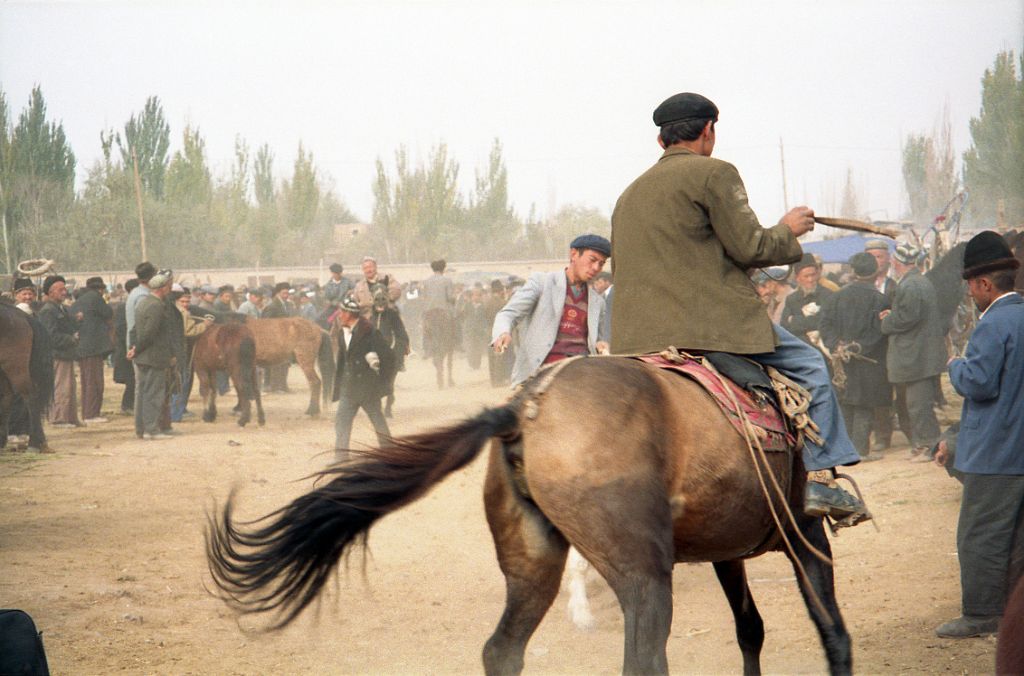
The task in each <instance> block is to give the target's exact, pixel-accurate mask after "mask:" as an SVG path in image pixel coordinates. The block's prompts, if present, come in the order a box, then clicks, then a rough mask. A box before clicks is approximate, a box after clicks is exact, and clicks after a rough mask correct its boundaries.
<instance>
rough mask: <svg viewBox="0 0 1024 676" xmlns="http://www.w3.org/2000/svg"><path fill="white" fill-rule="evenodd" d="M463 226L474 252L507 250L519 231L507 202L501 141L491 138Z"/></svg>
mask: <svg viewBox="0 0 1024 676" xmlns="http://www.w3.org/2000/svg"><path fill="white" fill-rule="evenodd" d="M465 222H466V229H467V230H468V231H469V233H470V235H471V236H472V238H473V239H474V244H475V252H474V253H480V254H482V255H487V254H489V253H491V252H494V251H500V250H506V249H508V248H509V247H508V245H509V244H510V243H511V241H512V240H513V239H514V238H515V237H516V235H517V234H518V232H517V230H518V227H519V224H518V223H517V221H516V216H515V212H514V211H513V210H512V208H511V207H510V206H509V204H508V169H506V168H505V161H504V159H503V158H502V148H501V141H499V140H498V139H494V143H493V144H492V145H491V153H490V156H489V157H488V160H487V167H486V168H485V170H484V171H479V170H478V171H477V172H476V182H475V186H474V191H473V196H472V198H471V200H470V203H469V208H468V209H467V213H466V217H465Z"/></svg>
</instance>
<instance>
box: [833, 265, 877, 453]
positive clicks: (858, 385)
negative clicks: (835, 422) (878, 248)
mask: <svg viewBox="0 0 1024 676" xmlns="http://www.w3.org/2000/svg"><path fill="white" fill-rule="evenodd" d="M849 264H850V267H851V268H852V270H853V275H854V279H853V281H852V282H850V283H849V284H848V285H846V286H845V287H843V288H842V289H840V290H839V291H837V292H836V293H834V294H832V295H831V296H829V297H828V298H826V299H825V302H824V304H823V305H822V307H821V323H820V325H819V328H820V331H821V340H822V342H823V343H824V344H825V347H827V348H828V349H829V352H831V354H832V358H833V360H836V359H838V360H840V362H839V363H840V364H841V366H842V369H843V371H842V372H843V374H845V384H844V385H843V386H842V387H838V386H837V388H838V389H839V403H840V404H841V405H842V408H843V418H844V419H845V421H846V430H847V432H848V433H849V435H850V438H851V439H852V440H853V445H854V446H855V447H856V448H857V452H858V453H860V456H861V458H862V459H864V460H877V459H879V458H881V456H880V455H871V452H870V451H871V431H872V427H873V426H874V421H875V409H876V408H877V407H879V406H882V405H885V404H889V403H891V402H892V387H891V386H890V385H889V381H888V380H887V379H886V376H885V346H886V340H885V336H883V335H882V329H881V323H882V320H881V319H879V313H881V312H882V310H885V309H886V308H888V307H889V301H888V300H886V298H885V296H883V295H882V294H881V293H879V292H878V291H877V290H876V289H875V275H876V274H877V272H878V263H877V262H876V261H875V259H874V257H873V256H872V255H871V254H869V253H865V252H861V253H857V254H854V255H853V256H851V257H850V261H849ZM843 355H848V357H844V356H843ZM837 368H838V367H837ZM837 375H838V371H837Z"/></svg>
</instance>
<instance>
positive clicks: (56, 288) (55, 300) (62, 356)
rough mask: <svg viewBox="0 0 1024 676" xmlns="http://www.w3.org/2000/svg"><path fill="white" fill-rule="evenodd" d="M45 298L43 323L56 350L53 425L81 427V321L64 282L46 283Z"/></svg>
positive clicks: (52, 278)
mask: <svg viewBox="0 0 1024 676" xmlns="http://www.w3.org/2000/svg"><path fill="white" fill-rule="evenodd" d="M43 295H44V296H45V298H44V300H45V302H44V303H43V307H42V308H41V309H40V310H39V322H40V323H41V324H42V325H43V328H45V329H46V332H47V333H48V334H49V336H50V345H51V346H52V347H53V402H52V403H51V404H50V414H49V421H50V423H51V424H52V425H53V426H54V427H81V426H82V423H81V422H80V421H79V419H78V402H77V396H76V390H77V387H76V384H75V359H77V358H78V321H77V320H76V319H75V318H74V317H73V316H72V315H71V314H70V313H69V312H68V308H67V307H66V306H65V305H64V300H65V299H66V298H67V297H68V289H67V286H66V285H65V282H64V278H63V277H61V276H60V275H50V276H49V277H47V278H46V279H45V280H43Z"/></svg>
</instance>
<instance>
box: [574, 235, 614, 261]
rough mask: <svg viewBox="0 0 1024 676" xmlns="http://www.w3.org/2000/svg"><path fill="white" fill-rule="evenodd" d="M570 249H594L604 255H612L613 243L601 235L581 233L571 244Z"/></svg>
mask: <svg viewBox="0 0 1024 676" xmlns="http://www.w3.org/2000/svg"><path fill="white" fill-rule="evenodd" d="M569 248H570V249H593V250H594V251H596V252H597V253H599V254H603V255H604V256H611V255H612V243H611V242H609V241H608V240H607V239H606V238H604V237H602V236H601V235H591V234H587V235H580V236H579V237H577V238H576V239H574V240H573V241H572V243H571V244H570V245H569Z"/></svg>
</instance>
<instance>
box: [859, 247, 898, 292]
mask: <svg viewBox="0 0 1024 676" xmlns="http://www.w3.org/2000/svg"><path fill="white" fill-rule="evenodd" d="M864 251H865V252H866V253H869V254H871V255H872V256H873V257H874V259H875V261H876V262H877V263H878V272H877V273H876V274H875V289H876V290H877V291H878V292H879V293H880V294H882V295H883V296H885V297H886V298H887V299H889V302H890V303H891V302H892V297H893V296H894V295H896V280H895V279H893V278H892V277H890V276H889V270H890V268H891V267H892V258H891V255H890V253H889V242H888V240H884V239H869V240H868V241H867V242H865V243H864Z"/></svg>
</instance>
